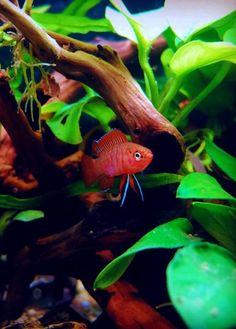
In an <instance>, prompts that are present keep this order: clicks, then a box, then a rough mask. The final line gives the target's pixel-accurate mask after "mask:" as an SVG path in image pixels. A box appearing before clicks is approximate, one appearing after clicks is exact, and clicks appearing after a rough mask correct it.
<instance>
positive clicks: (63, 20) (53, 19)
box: [32, 13, 113, 35]
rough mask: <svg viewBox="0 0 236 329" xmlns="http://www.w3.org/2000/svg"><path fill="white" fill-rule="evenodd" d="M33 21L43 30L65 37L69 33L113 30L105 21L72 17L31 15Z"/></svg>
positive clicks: (50, 14) (45, 14)
mask: <svg viewBox="0 0 236 329" xmlns="http://www.w3.org/2000/svg"><path fill="white" fill-rule="evenodd" d="M32 17H33V19H34V20H36V22H38V23H39V24H41V25H42V26H43V27H44V28H45V29H47V30H50V31H54V32H60V33H63V34H65V35H68V34H70V33H82V34H86V33H88V32H91V31H92V32H112V31H113V28H112V26H111V24H110V22H109V21H108V20H107V19H105V18H101V19H91V18H88V17H77V16H73V15H64V14H60V13H57V14H54V13H44V14H33V15H32Z"/></svg>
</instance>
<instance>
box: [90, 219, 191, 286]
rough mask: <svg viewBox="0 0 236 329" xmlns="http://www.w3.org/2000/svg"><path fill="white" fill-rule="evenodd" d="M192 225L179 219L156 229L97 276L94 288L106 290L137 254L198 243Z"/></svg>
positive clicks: (185, 220)
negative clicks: (193, 234) (192, 233)
mask: <svg viewBox="0 0 236 329" xmlns="http://www.w3.org/2000/svg"><path fill="white" fill-rule="evenodd" d="M191 232H192V225H191V223H190V222H189V221H188V220H187V219H186V218H177V219H174V220H172V221H170V222H168V223H165V224H162V225H159V226H157V227H156V228H154V229H153V230H152V231H150V232H149V233H147V234H146V235H144V236H143V237H142V238H141V239H140V240H138V241H137V242H136V243H135V244H134V245H133V246H132V247H130V248H129V249H128V250H127V251H125V252H124V253H123V254H122V255H120V256H119V257H117V258H115V259H114V260H113V261H112V262H111V263H109V264H108V265H107V266H106V267H105V268H104V269H103V270H102V271H101V272H100V273H99V275H98V276H97V278H96V280H95V282H94V288H95V289H97V288H101V289H102V288H105V287H107V286H109V285H111V284H112V283H114V282H115V281H116V280H118V279H119V278H120V277H121V276H122V274H123V273H124V272H125V271H126V269H127V268H128V266H129V264H130V263H131V261H132V260H133V258H134V256H135V254H136V253H137V252H140V251H143V250H147V249H156V248H168V249H169V248H178V247H181V246H184V245H187V244H190V243H193V241H196V240H195V238H193V237H192V236H191V234H190V233H191Z"/></svg>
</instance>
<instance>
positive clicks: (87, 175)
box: [81, 154, 97, 186]
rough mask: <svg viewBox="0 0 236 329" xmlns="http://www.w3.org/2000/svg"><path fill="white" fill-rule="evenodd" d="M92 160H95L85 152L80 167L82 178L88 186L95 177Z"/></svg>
mask: <svg viewBox="0 0 236 329" xmlns="http://www.w3.org/2000/svg"><path fill="white" fill-rule="evenodd" d="M94 162H95V160H94V159H93V158H91V157H90V156H88V155H86V154H84V155H83V158H82V162H81V167H82V176H83V180H84V183H85V185H86V186H90V185H91V184H92V183H93V182H95V181H96V179H97V175H96V170H95V164H94Z"/></svg>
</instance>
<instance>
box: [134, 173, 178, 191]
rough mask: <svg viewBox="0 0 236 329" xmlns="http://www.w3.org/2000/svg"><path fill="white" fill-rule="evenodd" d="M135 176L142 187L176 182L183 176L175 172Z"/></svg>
mask: <svg viewBox="0 0 236 329" xmlns="http://www.w3.org/2000/svg"><path fill="white" fill-rule="evenodd" d="M137 178H138V180H139V182H140V184H141V186H142V187H143V188H154V187H159V186H164V185H169V184H176V183H179V182H181V180H182V179H183V176H181V175H176V174H168V173H161V174H148V175H137Z"/></svg>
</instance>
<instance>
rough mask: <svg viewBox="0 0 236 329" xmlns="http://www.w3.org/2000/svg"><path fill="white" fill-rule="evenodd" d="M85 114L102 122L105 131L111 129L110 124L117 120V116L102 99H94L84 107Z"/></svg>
mask: <svg viewBox="0 0 236 329" xmlns="http://www.w3.org/2000/svg"><path fill="white" fill-rule="evenodd" d="M83 113H86V114H88V115H90V116H92V117H93V118H95V119H96V120H98V121H99V122H100V125H101V126H102V127H103V129H104V130H105V131H108V130H109V129H110V127H109V124H110V122H111V121H112V120H114V119H115V118H116V114H115V113H114V112H113V111H112V110H111V108H110V107H108V106H107V105H106V103H105V102H104V100H103V99H102V98H100V97H97V96H95V97H92V98H91V99H90V100H89V101H88V102H87V103H86V105H85V106H84V107H83Z"/></svg>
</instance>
